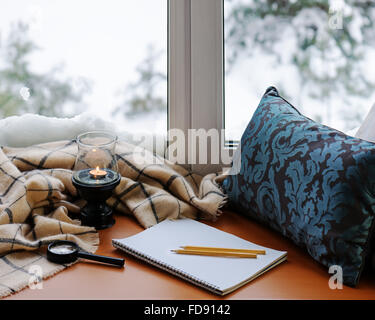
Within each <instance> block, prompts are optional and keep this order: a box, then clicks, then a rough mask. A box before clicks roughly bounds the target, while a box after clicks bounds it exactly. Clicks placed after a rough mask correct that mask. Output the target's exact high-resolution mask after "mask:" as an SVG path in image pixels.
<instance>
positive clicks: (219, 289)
mask: <svg viewBox="0 0 375 320" xmlns="http://www.w3.org/2000/svg"><path fill="white" fill-rule="evenodd" d="M113 245H114V246H115V247H117V248H120V249H124V250H125V251H128V252H129V253H132V254H134V252H135V253H138V255H142V256H143V257H142V256H141V257H140V258H143V259H144V260H146V261H149V262H152V261H153V262H154V263H153V264H156V265H158V266H160V267H162V268H163V269H166V270H167V271H170V272H172V273H174V274H176V272H173V271H178V273H180V274H178V273H177V274H176V275H177V276H181V273H183V274H188V275H189V277H190V278H193V279H195V280H193V281H192V280H191V279H186V280H190V281H192V282H194V283H195V284H197V285H200V286H203V287H206V289H209V290H210V289H211V291H216V293H218V294H226V293H229V292H231V291H233V290H234V289H236V288H237V287H239V286H240V285H243V284H244V283H246V282H248V281H250V280H252V279H253V278H255V277H256V276H257V275H259V274H261V273H262V272H265V271H266V270H268V269H270V268H271V267H272V266H274V265H276V264H278V263H280V262H281V261H284V260H285V258H286V252H284V251H276V250H273V249H269V248H265V247H263V246H259V245H256V244H254V243H251V242H249V241H246V240H243V239H241V238H239V237H237V236H234V235H232V234H229V233H227V232H224V231H221V230H218V229H216V228H213V227H210V226H208V225H206V224H203V223H201V222H198V221H195V220H191V219H179V220H164V221H163V222H161V223H159V224H157V225H155V226H153V227H151V228H149V229H146V230H145V231H142V232H140V233H138V234H136V235H134V236H131V237H128V238H124V239H113ZM184 245H192V246H207V247H224V248H236V249H260V250H265V251H266V254H265V255H258V257H257V259H245V258H227V257H211V256H198V255H184V254H176V253H173V252H171V250H173V249H179V247H180V246H184ZM129 249H130V250H129ZM155 262H156V263H155ZM183 274H182V275H183ZM182 277H183V276H182ZM207 285H209V287H214V289H213V288H207Z"/></svg>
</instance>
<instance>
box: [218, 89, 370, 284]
mask: <svg viewBox="0 0 375 320" xmlns="http://www.w3.org/2000/svg"><path fill="white" fill-rule="evenodd" d="M240 147H241V148H240V149H239V154H238V155H240V156H241V158H240V160H241V161H240V169H239V170H238V171H237V172H238V173H234V174H233V175H229V176H228V177H227V178H226V179H225V180H224V182H223V189H224V191H225V192H226V193H227V194H228V198H229V201H230V203H232V204H233V205H235V207H236V209H237V210H238V211H240V212H242V213H243V214H245V215H248V216H250V217H252V218H254V219H256V220H258V221H261V222H263V223H266V224H267V225H269V226H270V227H272V228H273V229H275V230H277V231H279V232H281V233H282V234H283V235H284V236H286V237H288V238H290V239H292V240H293V241H294V242H295V243H296V244H298V245H299V246H302V247H305V248H306V249H307V251H308V252H309V254H310V255H311V256H312V257H313V258H314V259H315V260H317V261H319V262H320V263H322V264H323V265H325V266H327V267H330V266H332V265H339V266H341V267H342V270H343V280H344V284H347V285H350V286H355V285H356V284H357V283H358V280H359V277H360V274H361V271H362V269H363V268H364V264H365V260H366V258H367V253H368V247H369V243H370V239H369V238H370V235H371V232H372V230H373V227H374V211H375V144H373V143H371V142H366V141H364V140H360V139H357V138H354V137H350V136H347V135H345V134H344V133H342V132H339V131H337V130H334V129H332V128H329V127H327V126H324V125H321V124H318V123H316V122H314V121H313V120H311V119H309V118H307V117H305V116H303V115H302V114H300V113H299V112H298V111H297V110H296V109H295V108H294V107H293V106H292V105H291V104H290V103H288V102H287V101H286V100H284V99H283V98H282V97H280V96H279V94H278V92H277V90H276V88H274V87H270V88H268V89H267V91H266V93H265V95H264V96H263V98H262V100H261V102H260V104H259V106H258V108H257V110H256V112H255V113H254V115H253V118H252V119H251V121H250V123H249V125H248V127H247V128H246V130H245V132H244V134H243V136H242V139H241V146H240ZM238 155H237V156H238ZM232 170H233V167H232Z"/></svg>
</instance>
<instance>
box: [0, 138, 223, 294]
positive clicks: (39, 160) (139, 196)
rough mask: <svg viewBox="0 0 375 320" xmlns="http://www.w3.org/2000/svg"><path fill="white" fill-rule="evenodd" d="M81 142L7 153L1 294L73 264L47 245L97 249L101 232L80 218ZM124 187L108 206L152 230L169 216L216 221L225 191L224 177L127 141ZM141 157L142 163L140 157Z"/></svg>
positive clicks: (1, 183)
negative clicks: (52, 255)
mask: <svg viewBox="0 0 375 320" xmlns="http://www.w3.org/2000/svg"><path fill="white" fill-rule="evenodd" d="M76 153H77V145H76V142H75V141H59V142H53V143H47V144H41V145H36V146H32V147H28V148H8V147H2V148H1V150H0V297H4V296H6V295H9V294H11V293H14V292H17V291H19V290H21V289H22V288H25V287H27V286H30V287H35V286H37V283H38V281H40V280H41V279H45V278H47V277H50V276H52V275H53V274H55V273H56V272H59V271H61V270H63V269H64V268H66V267H67V266H66V265H56V264H54V263H50V262H49V261H47V259H46V258H45V251H46V246H47V245H48V244H49V243H50V242H52V241H54V240H57V239H63V240H72V241H74V242H76V243H77V244H78V245H79V246H80V247H81V249H82V250H86V251H89V252H95V250H96V249H97V246H98V244H99V238H98V234H97V232H96V230H95V229H94V228H91V227H86V226H81V224H80V221H79V220H77V217H78V213H79V210H80V207H82V205H83V203H82V201H81V200H79V199H78V198H77V193H76V190H75V188H74V186H73V185H72V182H71V176H72V169H73V168H74V162H75V156H76ZM116 157H117V159H118V167H119V171H120V173H121V175H122V179H121V182H120V184H119V185H118V186H117V188H116V189H115V191H114V194H113V196H112V197H111V198H110V199H109V200H108V204H109V205H111V206H112V208H114V209H115V210H116V211H118V212H121V213H124V214H130V215H134V216H135V217H136V219H137V220H138V221H139V223H140V224H141V225H142V226H143V227H145V228H147V227H150V226H153V225H154V224H156V223H158V222H160V221H162V220H164V219H166V218H179V217H190V218H206V219H214V218H216V217H217V216H218V215H219V214H220V207H221V206H222V205H223V204H224V202H225V196H224V194H223V193H222V191H221V190H220V188H219V187H218V186H217V184H216V182H215V179H216V174H210V175H207V176H205V177H200V176H198V175H196V174H192V173H190V172H188V171H186V170H185V169H184V168H182V167H181V166H178V165H174V164H172V163H170V162H168V161H166V160H165V159H162V158H160V157H158V156H155V155H152V154H151V153H149V152H147V151H143V152H140V150H138V149H136V148H135V147H134V146H132V145H129V144H127V143H125V142H119V143H118V145H117V149H116ZM140 160H141V161H140Z"/></svg>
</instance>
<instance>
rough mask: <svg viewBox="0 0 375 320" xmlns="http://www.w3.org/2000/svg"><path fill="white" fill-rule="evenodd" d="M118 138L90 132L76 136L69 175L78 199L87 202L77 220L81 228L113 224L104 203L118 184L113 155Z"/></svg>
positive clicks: (119, 177)
mask: <svg viewBox="0 0 375 320" xmlns="http://www.w3.org/2000/svg"><path fill="white" fill-rule="evenodd" d="M116 143H117V136H116V135H114V134H112V133H110V132H105V131H92V132H87V133H83V134H81V135H79V136H78V137H77V145H78V153H77V156H76V161H75V164H74V172H73V176H72V182H73V185H74V186H75V187H76V188H77V192H78V194H79V196H81V197H82V198H83V199H85V200H86V201H87V204H86V205H85V207H83V208H82V210H81V214H80V218H81V221H82V223H83V224H84V225H87V226H92V227H95V228H96V229H105V228H108V227H110V226H112V225H113V224H114V223H115V219H114V218H113V212H112V209H111V208H110V207H109V206H108V205H107V204H106V200H107V199H108V198H109V197H110V196H111V194H112V191H113V190H114V189H115V188H116V186H117V185H118V184H119V183H120V180H121V175H120V174H119V173H118V167H117V159H116V155H115V149H116Z"/></svg>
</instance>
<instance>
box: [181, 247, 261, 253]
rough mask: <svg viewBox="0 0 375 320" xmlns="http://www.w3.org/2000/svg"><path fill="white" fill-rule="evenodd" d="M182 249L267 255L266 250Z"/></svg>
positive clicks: (187, 248)
mask: <svg viewBox="0 0 375 320" xmlns="http://www.w3.org/2000/svg"><path fill="white" fill-rule="evenodd" d="M180 248H183V249H186V250H198V251H199V250H204V251H217V252H219V251H220V252H238V253H254V254H266V251H265V250H252V249H231V248H214V247H199V246H181V247H180Z"/></svg>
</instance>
